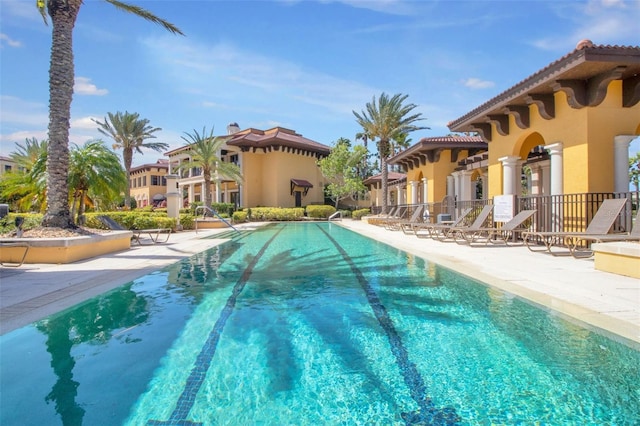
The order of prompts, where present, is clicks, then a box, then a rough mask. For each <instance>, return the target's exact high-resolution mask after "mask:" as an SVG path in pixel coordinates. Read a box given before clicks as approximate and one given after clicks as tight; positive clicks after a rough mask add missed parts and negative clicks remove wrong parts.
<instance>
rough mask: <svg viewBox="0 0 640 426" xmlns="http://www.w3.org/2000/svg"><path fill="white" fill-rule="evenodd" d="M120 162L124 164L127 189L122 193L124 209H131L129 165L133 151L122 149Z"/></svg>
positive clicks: (131, 161)
mask: <svg viewBox="0 0 640 426" xmlns="http://www.w3.org/2000/svg"><path fill="white" fill-rule="evenodd" d="M122 161H123V162H124V175H125V178H126V179H127V187H126V189H125V193H124V209H125V210H130V209H131V163H133V149H132V148H124V149H123V150H122Z"/></svg>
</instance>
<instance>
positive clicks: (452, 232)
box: [433, 204, 493, 241]
mask: <svg viewBox="0 0 640 426" xmlns="http://www.w3.org/2000/svg"><path fill="white" fill-rule="evenodd" d="M492 211H493V204H486V205H485V206H484V207H482V210H480V213H479V214H478V216H477V217H476V218H475V219H474V220H473V222H472V223H471V225H456V226H451V227H449V228H448V229H446V230H443V231H442V232H437V233H435V234H434V236H433V237H434V238H435V239H437V240H440V241H455V240H456V239H455V236H456V234H457V233H459V232H462V231H473V230H476V229H480V228H482V227H483V226H484V224H485V222H486V221H487V219H489V216H490V215H491V212H492Z"/></svg>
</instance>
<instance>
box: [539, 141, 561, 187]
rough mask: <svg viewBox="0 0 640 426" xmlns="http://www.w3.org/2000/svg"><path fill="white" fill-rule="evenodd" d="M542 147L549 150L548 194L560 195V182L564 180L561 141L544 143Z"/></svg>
mask: <svg viewBox="0 0 640 426" xmlns="http://www.w3.org/2000/svg"><path fill="white" fill-rule="evenodd" d="M544 149H547V150H549V155H550V156H551V173H550V174H551V176H550V177H551V185H550V186H549V189H550V194H549V195H562V193H563V188H562V182H563V181H564V172H563V165H562V149H563V148H562V142H556V143H552V144H551V145H545V146H544Z"/></svg>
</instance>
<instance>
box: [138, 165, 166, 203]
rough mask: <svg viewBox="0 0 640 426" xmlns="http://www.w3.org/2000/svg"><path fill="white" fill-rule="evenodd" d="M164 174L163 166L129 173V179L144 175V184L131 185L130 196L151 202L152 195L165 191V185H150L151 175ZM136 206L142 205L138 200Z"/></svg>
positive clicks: (162, 193)
mask: <svg viewBox="0 0 640 426" xmlns="http://www.w3.org/2000/svg"><path fill="white" fill-rule="evenodd" d="M152 175H154V176H166V175H167V169H165V168H156V167H151V169H145V170H139V171H136V172H135V174H132V175H131V179H132V180H133V179H138V177H143V176H146V182H147V183H146V185H145V186H139V187H133V186H132V187H131V189H130V195H131V198H133V199H135V200H137V201H142V200H146V202H147V205H148V204H152V203H153V196H154V195H157V194H160V195H165V194H166V193H167V187H166V185H151V176H152ZM138 207H143V206H142V205H141V204H140V202H138Z"/></svg>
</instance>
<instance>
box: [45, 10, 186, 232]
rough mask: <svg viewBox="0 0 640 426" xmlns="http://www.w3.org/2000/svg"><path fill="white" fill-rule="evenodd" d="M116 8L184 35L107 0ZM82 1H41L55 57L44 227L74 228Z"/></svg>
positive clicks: (150, 16)
mask: <svg viewBox="0 0 640 426" xmlns="http://www.w3.org/2000/svg"><path fill="white" fill-rule="evenodd" d="M105 1H106V2H107V3H111V4H112V5H114V6H115V7H116V8H118V9H120V10H123V11H125V12H129V13H133V14H135V15H138V16H140V17H142V18H144V19H146V20H148V21H151V22H153V23H156V24H159V25H161V26H162V27H164V28H165V29H167V30H168V31H169V32H171V33H173V34H182V32H181V31H180V30H179V29H178V28H177V27H175V26H174V25H173V24H171V23H169V22H167V21H165V20H163V19H161V18H158V17H157V16H155V15H153V14H152V13H151V12H149V11H147V10H145V9H143V8H141V7H138V6H133V5H130V4H126V3H123V2H120V1H117V0H105ZM83 4H84V3H83V1H82V0H37V2H36V5H37V7H38V9H39V11H40V14H41V15H42V17H43V19H44V21H45V23H47V22H48V19H47V17H50V18H51V23H52V25H53V31H52V36H51V41H52V42H51V58H50V64H49V145H48V158H49V161H50V164H49V165H48V166H49V167H47V169H48V170H49V176H48V178H47V212H46V214H45V215H44V218H43V220H42V225H43V226H50V227H60V228H74V227H75V225H74V223H73V220H72V218H71V213H70V211H69V199H68V195H69V191H68V185H67V174H68V171H69V127H70V120H71V99H72V97H73V83H74V78H75V76H74V74H75V71H74V63H73V45H72V40H73V28H74V26H75V23H76V19H77V17H78V12H79V11H80V7H81V6H82V5H83Z"/></svg>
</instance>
